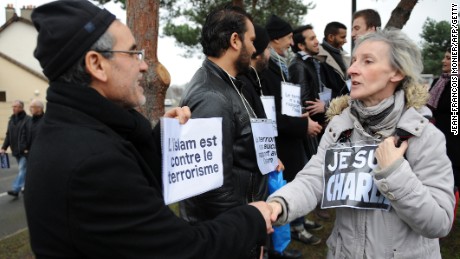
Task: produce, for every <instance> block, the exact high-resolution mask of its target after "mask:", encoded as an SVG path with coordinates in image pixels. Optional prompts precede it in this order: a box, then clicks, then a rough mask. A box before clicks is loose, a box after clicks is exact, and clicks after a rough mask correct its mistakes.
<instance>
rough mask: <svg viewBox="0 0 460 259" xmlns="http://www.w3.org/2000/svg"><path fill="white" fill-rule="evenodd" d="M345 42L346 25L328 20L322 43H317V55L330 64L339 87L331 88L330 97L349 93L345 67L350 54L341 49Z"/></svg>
mask: <svg viewBox="0 0 460 259" xmlns="http://www.w3.org/2000/svg"><path fill="white" fill-rule="evenodd" d="M346 42H347V26H345V25H344V24H342V23H340V22H330V23H328V24H327V25H326V28H324V39H323V43H321V44H319V53H318V56H321V58H324V59H325V62H326V64H328V65H329V66H331V68H332V71H333V72H334V73H336V75H334V76H335V77H336V78H337V86H339V87H340V88H338V89H332V97H331V98H335V97H337V96H340V95H345V94H349V93H350V91H349V90H348V87H347V85H346V83H345V82H346V81H347V79H348V75H347V69H348V67H349V65H350V56H349V55H348V54H347V53H346V52H345V50H343V48H342V47H343V45H344V44H345V43H346Z"/></svg>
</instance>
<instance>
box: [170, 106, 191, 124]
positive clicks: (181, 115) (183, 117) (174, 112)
mask: <svg viewBox="0 0 460 259" xmlns="http://www.w3.org/2000/svg"><path fill="white" fill-rule="evenodd" d="M164 117H166V118H176V119H178V120H179V123H180V124H185V123H186V122H187V121H188V119H190V117H192V112H191V111H190V108H188V106H184V107H176V108H174V109H171V110H169V111H167V112H166V113H165V115H164Z"/></svg>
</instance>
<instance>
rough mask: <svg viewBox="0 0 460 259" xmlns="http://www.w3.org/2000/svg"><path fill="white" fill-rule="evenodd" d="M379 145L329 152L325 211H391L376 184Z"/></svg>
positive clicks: (342, 147)
mask: <svg viewBox="0 0 460 259" xmlns="http://www.w3.org/2000/svg"><path fill="white" fill-rule="evenodd" d="M376 148H377V145H375V144H373V145H364V146H363V145H361V146H358V145H356V146H354V145H352V146H348V147H344V146H341V147H332V148H329V149H327V150H326V157H325V164H324V188H323V190H324V192H323V199H322V203H321V207H322V208H334V207H352V208H357V209H382V210H389V209H390V206H391V205H390V201H389V200H388V199H387V198H386V197H385V196H383V195H382V194H381V193H380V191H379V190H378V189H377V186H376V185H375V184H374V181H373V178H372V175H371V174H370V173H371V172H372V170H373V169H374V168H375V167H376V166H377V164H376V161H375V158H374V152H375V149H376Z"/></svg>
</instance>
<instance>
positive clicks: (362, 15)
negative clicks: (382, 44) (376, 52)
mask: <svg viewBox="0 0 460 259" xmlns="http://www.w3.org/2000/svg"><path fill="white" fill-rule="evenodd" d="M352 20H353V25H352V30H351V38H352V39H353V41H356V40H357V39H358V38H359V37H360V36H363V35H365V34H367V33H369V32H376V31H377V29H379V28H380V27H381V26H382V22H381V21H380V15H379V13H378V12H377V11H375V10H373V9H364V10H360V11H357V12H355V13H354V14H353V18H352Z"/></svg>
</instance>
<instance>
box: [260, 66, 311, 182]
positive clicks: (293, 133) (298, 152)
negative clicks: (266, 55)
mask: <svg viewBox="0 0 460 259" xmlns="http://www.w3.org/2000/svg"><path fill="white" fill-rule="evenodd" d="M260 76H261V78H263V80H264V81H265V84H264V85H262V87H263V92H264V95H267V96H274V97H275V106H276V124H277V126H278V137H277V138H276V147H277V150H278V157H279V159H280V160H281V161H282V162H283V164H284V166H285V168H286V169H285V170H284V179H286V180H287V181H288V182H289V181H292V180H293V179H294V178H295V176H296V174H297V172H299V171H300V169H302V168H303V167H304V166H305V164H306V163H307V162H308V159H307V154H306V147H305V144H304V142H305V140H306V137H307V130H308V119H307V118H301V117H291V116H287V115H283V114H281V81H282V77H281V72H280V68H279V66H278V65H277V64H276V63H275V62H273V61H272V59H270V61H269V65H268V69H266V70H264V71H263V72H262V73H261V75H260Z"/></svg>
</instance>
